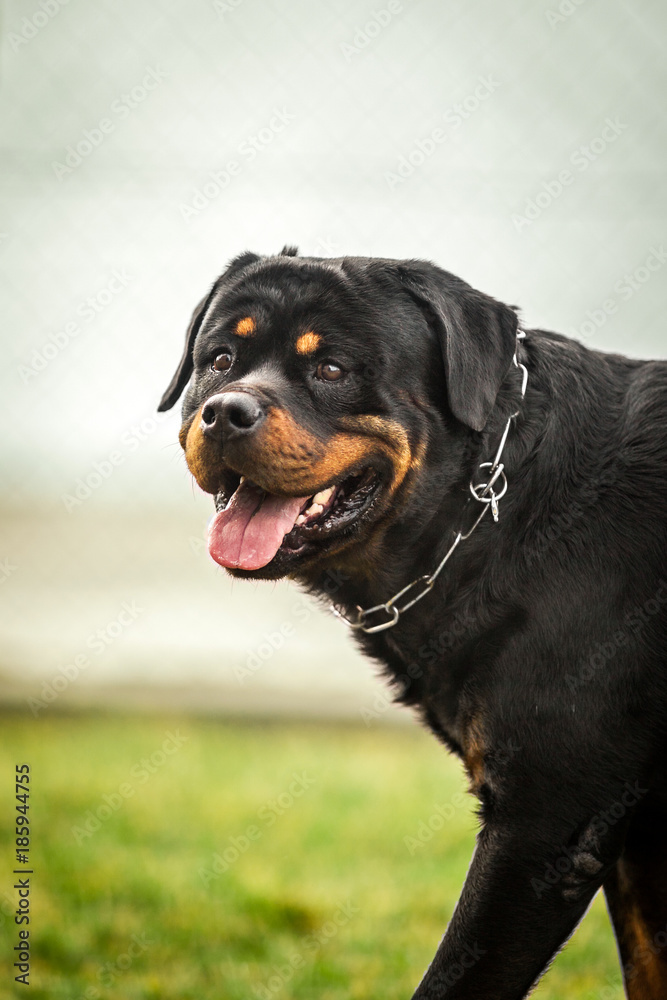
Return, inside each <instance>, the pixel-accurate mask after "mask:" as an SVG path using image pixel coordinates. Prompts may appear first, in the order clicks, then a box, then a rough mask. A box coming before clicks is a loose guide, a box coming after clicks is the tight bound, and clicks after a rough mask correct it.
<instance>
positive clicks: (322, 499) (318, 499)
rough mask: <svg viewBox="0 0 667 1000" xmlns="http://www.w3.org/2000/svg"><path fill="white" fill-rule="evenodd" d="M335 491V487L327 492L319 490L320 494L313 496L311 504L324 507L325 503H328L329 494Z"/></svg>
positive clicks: (331, 487)
mask: <svg viewBox="0 0 667 1000" xmlns="http://www.w3.org/2000/svg"><path fill="white" fill-rule="evenodd" d="M335 489H336V487H335V486H330V487H329V488H328V489H327V490H320V492H319V493H316V494H315V496H314V497H313V502H314V503H319V504H322V506H324V504H325V503H328V502H329V498H330V497H331V494H332V493H333V491H334V490H335Z"/></svg>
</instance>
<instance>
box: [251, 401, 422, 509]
mask: <svg viewBox="0 0 667 1000" xmlns="http://www.w3.org/2000/svg"><path fill="white" fill-rule="evenodd" d="M342 422H343V424H344V425H347V426H348V427H349V428H350V432H348V431H342V432H338V433H337V434H334V435H333V437H331V438H330V439H329V440H328V441H326V442H324V441H321V440H320V439H319V438H316V437H314V436H313V435H310V434H308V432H307V431H305V430H304V429H303V428H302V427H300V426H299V425H298V424H297V423H296V422H295V421H294V420H293V419H292V417H291V416H290V415H289V414H288V413H287V412H286V411H285V410H278V409H273V410H271V411H270V413H269V415H268V418H267V423H266V429H265V432H264V434H263V435H262V442H261V445H260V453H259V454H258V453H255V458H256V462H257V469H258V470H259V469H261V474H262V475H261V483H262V486H264V488H265V489H268V490H269V491H271V492H273V491H274V490H275V491H276V492H279V493H289V492H291V493H293V494H295V493H296V494H299V493H303V494H304V495H305V494H306V493H309V492H315V491H316V490H318V489H321V488H322V486H324V485H325V484H326V483H328V482H331V480H333V479H337V478H340V477H342V476H344V475H345V474H346V472H347V471H348V470H351V469H352V468H354V467H358V466H359V464H360V463H362V462H363V461H364V459H368V460H369V461H370V459H371V458H372V456H373V455H377V454H378V453H384V454H385V455H386V456H387V457H388V459H389V460H390V462H391V464H392V466H393V469H394V475H393V479H392V483H391V486H390V492H391V493H393V492H395V491H396V490H397V489H398V487H399V486H400V485H401V483H402V482H403V480H404V478H405V476H406V473H407V471H408V469H409V468H410V466H411V463H412V460H413V456H412V453H411V450H410V444H409V441H408V434H407V431H406V430H405V428H404V427H403V426H402V425H401V424H399V423H397V422H396V421H394V420H387V419H384V418H382V417H375V416H367V415H361V416H357V417H348V418H345V419H344V420H343V421H342ZM355 431H356V433H355ZM421 450H422V449H420V451H421ZM248 475H250V476H251V478H254V477H253V476H252V473H251V472H249V473H248Z"/></svg>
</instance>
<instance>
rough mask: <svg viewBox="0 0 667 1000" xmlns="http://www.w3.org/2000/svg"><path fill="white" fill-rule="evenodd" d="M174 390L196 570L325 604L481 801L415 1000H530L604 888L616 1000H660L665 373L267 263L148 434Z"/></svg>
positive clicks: (663, 977)
mask: <svg viewBox="0 0 667 1000" xmlns="http://www.w3.org/2000/svg"><path fill="white" fill-rule="evenodd" d="M188 383H189V386H188ZM186 386H188V388H187V392H186V394H185V401H184V405H183V425H182V429H181V432H180V441H181V444H182V446H183V448H184V450H185V456H186V459H187V463H188V466H189V468H190V470H191V471H192V474H193V475H194V477H195V479H196V480H197V482H198V483H199V485H200V486H201V487H202V489H204V490H206V491H207V492H209V493H211V494H212V495H213V496H214V497H215V507H216V511H217V513H216V514H215V515H214V517H213V520H212V522H211V526H210V532H209V551H210V553H211V555H212V557H213V558H214V559H215V560H216V561H217V562H218V563H219V564H221V565H222V566H225V567H226V568H227V569H228V570H229V572H230V573H231V574H232V575H233V576H235V577H243V578H252V579H264V580H275V579H278V578H279V577H285V576H287V577H290V578H291V579H294V580H297V581H299V582H300V583H301V584H302V585H304V586H305V587H306V588H308V590H309V591H310V592H312V593H316V594H320V595H323V596H325V597H328V599H330V600H331V601H332V604H333V608H334V610H335V612H336V613H337V614H338V615H339V616H340V617H341V618H342V619H343V620H344V621H345V622H346V623H347V624H348V625H349V626H350V629H351V632H352V633H353V634H354V635H355V636H356V638H357V639H358V641H359V643H360V644H361V647H362V649H363V650H365V652H367V653H368V654H369V655H370V656H372V657H373V658H374V659H376V660H378V661H380V662H381V663H382V664H384V666H385V669H386V674H387V677H388V680H389V682H390V683H391V684H393V686H394V690H395V695H396V698H397V700H398V701H400V702H402V703H404V704H406V705H410V706H413V707H414V708H415V709H416V710H417V712H418V713H419V714H420V716H421V718H422V719H423V721H424V723H425V724H426V725H427V726H428V727H430V728H431V729H432V730H433V732H434V733H435V735H436V736H437V737H438V738H439V739H440V740H441V741H442V742H443V743H444V744H445V745H446V746H447V747H448V748H449V749H450V750H451V751H453V752H454V753H456V754H458V755H459V756H460V757H461V758H462V759H463V761H464V763H465V767H466V769H467V772H468V774H469V777H470V783H471V788H472V791H473V792H474V794H475V795H476V796H477V797H478V799H479V803H480V806H479V811H480V816H481V829H480V832H479V835H478V838H477V845H476V849H475V852H474V855H473V858H472V861H471V864H470V869H469V871H468V875H467V878H466V881H465V885H464V887H463V890H462V893H461V897H460V899H459V902H458V904H457V906H456V909H455V912H454V914H453V916H452V918H451V920H450V923H449V926H448V928H447V931H446V934H445V936H444V938H443V940H442V942H441V943H440V946H439V947H438V950H437V953H436V955H435V958H434V959H433V962H432V964H431V966H430V968H429V969H428V970H427V972H426V974H425V976H424V978H423V979H422V981H421V983H420V985H419V986H418V987H417V990H416V993H415V994H414V997H416V998H420V1000H425V998H429V1000H444V998H447V1000H454V998H456V1000H463V998H465V1000H472V998H474V1000H518V998H519V997H525V996H526V994H527V993H528V992H529V991H530V989H531V987H532V986H533V985H534V984H535V982H536V981H537V979H538V977H539V976H540V974H541V973H542V972H543V971H544V969H545V967H546V966H547V965H548V963H549V962H550V960H551V959H552V957H553V956H554V954H555V953H556V952H557V951H558V949H559V948H560V947H561V946H562V945H563V943H564V942H565V941H566V940H567V938H568V937H569V935H570V934H572V932H573V930H574V929H575V927H576V926H577V924H578V923H579V921H580V920H581V919H582V917H583V915H584V913H585V912H586V909H587V907H588V906H589V904H590V902H591V900H592V899H593V896H594V895H595V893H596V892H597V890H598V889H600V888H603V889H604V893H605V897H606V901H607V906H608V909H609V913H610V915H611V919H612V922H613V925H614V929H615V934H616V940H617V943H618V951H619V954H620V960H621V964H622V967H623V975H624V980H625V984H626V990H627V995H628V997H630V998H632V1000H665V998H666V997H667V663H666V662H665V638H666V631H667V614H666V608H667V568H666V567H665V553H666V551H667V545H666V541H667V539H666V534H667V517H666V514H667V364H666V363H663V362H659V361H639V360H632V359H629V358H626V357H622V356H620V355H615V354H605V353H600V352H599V351H594V350H590V349H589V348H588V347H586V346H584V345H582V344H580V343H577V342H576V341H574V340H571V339H568V338H567V337H564V336H561V335H558V334H555V333H550V332H546V331H544V330H533V329H529V330H525V331H523V330H521V329H520V327H519V322H518V317H517V312H516V310H515V309H514V308H513V307H510V306H508V305H504V304H503V303H501V302H498V301H496V300H495V299H493V298H491V297H490V296H488V295H485V294H483V293H481V292H478V291H476V290H474V289H473V288H472V287H470V286H469V285H468V284H466V283H465V282H464V281H462V280H461V279H459V278H457V277H455V276H454V275H453V274H450V273H448V272H446V271H443V270H441V269H440V268H439V267H437V266H435V265H433V264H431V263H427V262H424V261H418V260H403V261H401V260H385V259H376V258H361V257H342V258H337V259H323V258H314V257H299V256H298V254H297V251H296V250H295V249H294V248H290V247H286V248H284V250H283V251H282V252H281V253H280V254H277V255H275V256H268V257H265V256H259V255H257V254H254V253H244V254H242V255H241V256H239V257H237V258H236V259H235V260H233V261H232V262H231V264H230V265H229V267H228V268H227V270H226V271H225V272H224V274H222V276H221V277H220V278H219V279H218V280H217V281H216V282H215V284H214V285H213V287H212V289H211V291H210V292H209V294H208V295H206V297H205V298H204V299H203V300H202V301H201V302H200V303H199V305H198V306H197V308H196V309H195V312H194V315H193V317H192V321H191V323H190V327H189V329H188V331H187V337H186V344H185V351H184V353H183V356H182V358H181V361H180V364H179V365H178V370H177V371H176V374H175V375H174V377H173V379H172V382H171V384H170V385H169V388H168V389H167V391H166V393H165V395H164V397H163V399H162V401H161V404H160V409H161V410H166V409H169V408H170V407H172V406H173V405H174V403H175V402H176V400H177V399H178V397H179V396H180V395H181V393H182V392H183V390H184V389H185V388H186Z"/></svg>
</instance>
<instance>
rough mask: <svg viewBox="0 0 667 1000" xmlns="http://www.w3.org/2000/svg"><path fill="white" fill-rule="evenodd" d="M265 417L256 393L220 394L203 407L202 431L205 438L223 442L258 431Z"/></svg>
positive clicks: (212, 397)
mask: <svg viewBox="0 0 667 1000" xmlns="http://www.w3.org/2000/svg"><path fill="white" fill-rule="evenodd" d="M265 416H266V412H265V410H264V406H263V405H262V401H261V400H260V399H259V398H258V397H257V396H255V395H254V393H251V392H220V393H218V395H217V396H211V398H210V399H209V400H208V401H207V402H206V403H205V404H204V406H203V407H202V411H201V423H202V431H203V433H204V436H205V437H210V438H215V439H218V440H222V439H223V438H224V437H227V436H229V435H230V434H247V433H248V432H249V431H254V430H256V429H257V427H258V425H259V424H260V423H261V422H262V420H263V419H264V417H265Z"/></svg>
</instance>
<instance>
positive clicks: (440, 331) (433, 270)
mask: <svg viewBox="0 0 667 1000" xmlns="http://www.w3.org/2000/svg"><path fill="white" fill-rule="evenodd" d="M398 271H399V275H400V278H401V282H402V284H403V287H404V288H405V289H406V291H407V292H408V293H409V294H410V295H411V297H412V298H413V299H414V300H415V301H416V302H417V304H418V305H419V306H420V307H421V309H422V310H423V311H424V312H425V314H426V317H427V319H428V321H429V323H430V324H431V326H432V327H433V328H434V329H435V331H436V333H437V336H438V340H439V341H440V346H441V349H442V355H443V361H444V366H445V380H446V384H447V394H448V398H449V406H450V409H451V411H452V413H453V414H454V416H455V417H456V418H457V420H460V421H461V423H463V424H465V425H466V426H467V427H471V428H472V429H473V430H475V431H481V430H483V429H484V427H485V425H486V422H487V420H488V418H489V414H490V413H491V410H492V409H493V406H494V403H495V401H496V396H497V395H498V390H499V389H500V386H501V384H502V381H503V379H504V378H505V375H506V374H507V371H508V369H509V367H510V365H511V363H512V357H513V355H514V350H515V345H516V332H517V328H518V319H517V315H516V313H515V311H514V310H513V309H512V308H511V307H510V306H507V305H505V304H504V303H502V302H497V301H496V300H495V299H493V298H491V296H490V295H485V294H484V293H483V292H478V291H476V290H475V289H474V288H472V287H471V286H470V285H468V284H466V282H465V281H462V280H461V279H460V278H457V277H456V276H455V275H453V274H449V273H448V272H447V271H443V270H441V269H440V268H439V267H436V266H435V265H434V264H429V263H427V262H425V261H405V263H401V264H400V265H399V268H398Z"/></svg>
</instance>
